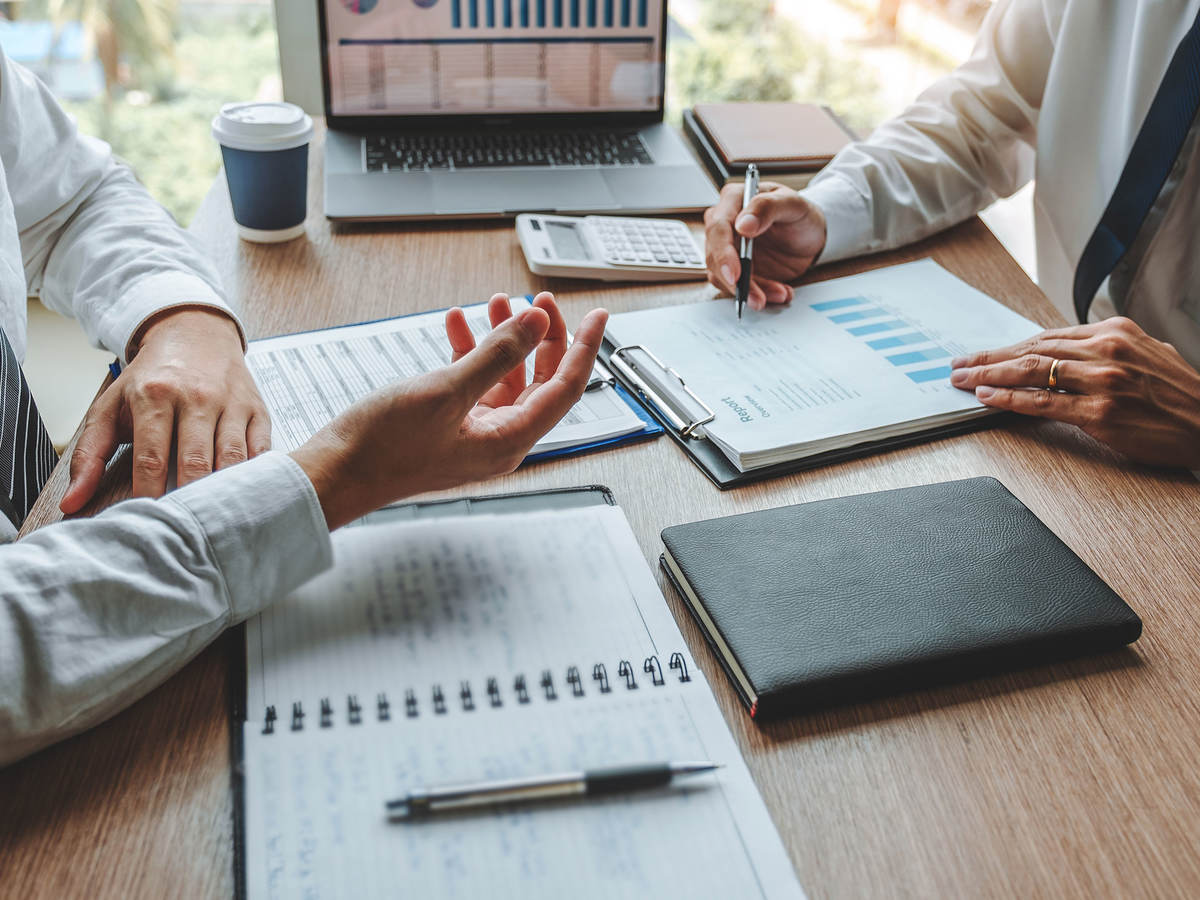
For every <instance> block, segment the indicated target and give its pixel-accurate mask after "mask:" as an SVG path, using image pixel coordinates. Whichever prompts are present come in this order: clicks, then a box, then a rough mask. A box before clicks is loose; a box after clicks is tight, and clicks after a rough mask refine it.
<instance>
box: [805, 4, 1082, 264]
mask: <svg viewBox="0 0 1200 900" xmlns="http://www.w3.org/2000/svg"><path fill="white" fill-rule="evenodd" d="M1051 6H1052V4H1051V3H1049V2H1047V0H1001V2H998V3H997V4H996V5H995V6H993V7H992V9H991V11H990V12H989V13H988V15H987V17H986V18H985V19H984V22H983V25H982V26H981V28H980V32H979V37H978V38H977V40H976V44H975V48H974V50H973V51H972V53H971V57H970V59H968V60H967V62H965V63H964V64H963V65H961V66H959V67H958V68H957V69H955V70H954V71H953V72H951V73H950V74H949V75H946V76H945V77H943V78H941V79H939V80H938V81H936V82H934V84H933V85H932V86H931V87H930V88H929V89H928V90H926V91H925V92H924V93H922V94H921V96H920V97H918V98H917V100H916V102H915V103H914V104H913V105H912V106H910V107H909V108H908V109H906V110H905V111H904V112H903V113H901V114H900V115H899V116H897V117H896V118H894V119H891V120H890V121H888V122H885V123H884V124H883V125H881V126H880V127H879V128H877V129H876V130H875V131H874V132H873V133H872V134H871V136H870V137H869V138H867V139H866V140H865V141H860V142H857V143H854V144H851V145H850V146H848V147H846V148H845V149H844V150H843V151H842V152H841V153H839V154H838V156H837V157H836V158H835V159H834V160H833V161H832V162H831V163H830V164H829V166H827V167H826V168H825V170H824V171H823V172H822V173H821V174H820V175H818V176H817V177H816V178H814V179H813V181H812V183H811V184H810V185H809V186H808V187H807V188H805V189H804V190H803V191H801V192H800V193H801V194H802V195H803V196H805V197H806V198H807V199H808V200H810V201H811V202H813V203H814V204H816V205H817V206H818V207H820V209H821V211H822V212H823V213H824V214H825V220H826V229H827V230H826V238H825V249H824V250H823V251H822V253H821V257H820V261H821V262H833V261H835V260H838V259H844V258H846V257H849V256H855V255H857V254H860V253H870V252H875V251H879V250H887V249H891V248H893V247H898V246H900V245H902V244H907V243H909V242H911V241H915V240H919V239H920V238H923V237H926V236H928V235H930V234H933V233H935V232H937V231H941V230H942V229H944V228H948V227H949V226H951V225H954V224H956V223H958V222H961V221H963V220H964V219H967V218H969V217H970V216H972V215H974V214H975V213H977V212H979V211H980V210H981V209H983V208H984V207H985V206H987V205H988V204H989V203H991V202H992V201H993V200H995V199H996V198H997V197H1000V196H1008V195H1010V194H1012V193H1014V192H1016V191H1017V189H1019V188H1020V187H1021V186H1022V185H1023V184H1025V183H1026V182H1027V181H1029V179H1030V178H1032V177H1033V166H1034V146H1035V143H1036V135H1037V121H1038V112H1039V110H1040V108H1041V102H1042V95H1043V92H1044V90H1045V86H1046V78H1047V75H1048V72H1049V68H1050V62H1051V58H1052V56H1053V52H1054V38H1055V36H1056V35H1057V33H1058V26H1059V20H1060V18H1061V10H1058V9H1057V8H1053V9H1052V8H1050V7H1051Z"/></svg>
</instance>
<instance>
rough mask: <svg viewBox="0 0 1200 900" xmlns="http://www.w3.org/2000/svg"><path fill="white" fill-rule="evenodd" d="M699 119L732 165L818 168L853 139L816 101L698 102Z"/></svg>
mask: <svg viewBox="0 0 1200 900" xmlns="http://www.w3.org/2000/svg"><path fill="white" fill-rule="evenodd" d="M695 116H696V120H697V122H699V124H700V126H701V127H702V128H703V129H704V131H705V133H706V134H707V135H708V136H709V138H711V139H712V142H713V143H714V144H715V145H716V148H717V150H718V152H719V153H720V154H721V157H722V160H723V162H724V163H725V164H726V165H727V166H729V167H730V168H731V169H738V168H744V167H745V166H746V164H747V163H752V162H753V163H757V164H758V166H759V168H760V169H761V170H762V171H763V172H769V171H771V170H772V169H781V170H796V169H806V168H812V169H819V168H821V167H822V166H824V165H825V164H826V163H828V162H829V160H831V159H832V158H833V157H834V156H835V155H836V154H837V152H838V151H839V150H841V149H842V148H843V147H845V146H846V145H847V144H848V143H850V142H851V141H852V140H854V134H853V133H852V132H851V131H850V129H849V128H847V127H846V126H845V125H844V124H843V123H842V122H841V120H840V119H838V117H837V116H835V115H834V114H833V112H832V111H831V110H830V109H829V108H828V107H824V106H818V105H817V104H815V103H767V102H764V103H697V104H696V106H695Z"/></svg>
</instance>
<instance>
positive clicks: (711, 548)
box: [662, 478, 1142, 720]
mask: <svg viewBox="0 0 1200 900" xmlns="http://www.w3.org/2000/svg"><path fill="white" fill-rule="evenodd" d="M662 538H663V543H664V544H665V546H666V552H665V553H664V554H663V558H662V565H663V568H664V569H665V570H666V572H667V574H668V575H669V576H670V578H671V580H672V581H674V582H675V586H676V587H677V588H678V589H679V590H680V592H681V593H682V594H683V596H684V598H685V600H686V601H687V604H688V606H689V608H690V609H691V612H692V614H693V615H694V616H695V618H696V620H697V622H698V623H699V624H700V627H701V629H702V630H703V631H704V633H705V636H706V637H707V639H708V641H709V644H710V645H711V646H712V648H713V650H714V652H715V653H716V654H717V656H718V658H719V659H720V660H721V662H722V664H723V666H724V667H725V670H726V673H727V674H728V675H729V677H730V679H731V680H732V681H733V683H734V686H735V687H736V688H737V690H738V693H739V694H740V695H741V697H742V700H743V701H744V702H745V704H746V706H747V708H748V709H749V710H750V715H751V716H753V717H754V718H756V719H760V720H761V719H767V718H771V717H775V716H779V715H783V714H787V713H795V712H802V711H807V710H810V709H816V708H820V707H824V706H830V705H834V704H839V703H847V702H852V701H856V700H862V699H866V698H868V697H874V696H881V695H884V694H891V693H897V692H900V691H904V690H910V689H914V688H919V687H926V686H931V685H937V684H942V683H948V682H952V681H961V680H963V679H965V678H970V677H974V676H978V675H985V674H990V673H993V672H997V671H1003V670H1008V669H1014V668H1020V667H1024V666H1031V665H1037V664H1040V663H1046V662H1051V661H1055V660H1060V659H1065V658H1068V657H1072V656H1079V655H1083V654H1087V653H1097V652H1100V651H1104V650H1111V649H1115V648H1117V647H1120V646H1123V645H1125V644H1128V643H1132V642H1133V641H1135V640H1137V639H1138V636H1139V635H1140V634H1141V631H1142V623H1141V620H1140V619H1139V618H1138V616H1137V614H1136V613H1134V611H1133V610H1132V609H1130V608H1129V606H1127V605H1126V604H1125V602H1124V601H1123V600H1122V599H1121V598H1120V597H1118V596H1117V595H1116V593H1114V592H1113V590H1112V589H1111V588H1109V586H1108V585H1107V584H1105V583H1104V581H1102V580H1101V579H1100V577H1099V576H1097V575H1096V574H1095V573H1094V572H1093V571H1092V570H1091V569H1089V568H1088V567H1087V565H1086V564H1085V563H1084V562H1083V561H1082V560H1081V559H1080V558H1079V557H1078V556H1076V555H1075V554H1074V553H1073V552H1072V551H1071V549H1070V548H1069V547H1067V545H1066V544H1064V543H1063V542H1062V541H1061V540H1059V539H1058V538H1057V537H1056V536H1055V535H1054V533H1053V532H1052V531H1050V529H1049V528H1047V527H1046V526H1045V525H1044V524H1043V523H1042V522H1041V520H1039V519H1038V518H1037V516H1035V515H1034V514H1033V513H1032V512H1030V510H1029V509H1028V508H1027V507H1026V506H1025V505H1024V504H1023V503H1021V501H1020V500H1018V499H1017V498H1016V497H1014V496H1013V495H1012V494H1011V493H1009V491H1008V490H1007V489H1006V488H1005V487H1004V486H1003V485H1002V484H1001V483H1000V482H998V481H996V480H995V479H994V478H972V479H968V480H965V481H951V482H944V483H940V484H930V485H922V486H920V487H911V488H902V489H900V490H894V491H884V492H881V493H875V494H860V495H857V496H852V497H841V498H837V499H833V500H822V501H818V502H814V503H805V504H801V505H799V506H788V507H782V508H779V509H770V510H763V511H761V512H754V513H747V514H745V515H739V516H729V517H726V518H721V519H710V520H708V521H704V522H696V523H693V524H690V525H677V526H675V527H672V528H667V529H666V530H664V531H663V533H662Z"/></svg>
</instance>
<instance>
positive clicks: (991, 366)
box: [950, 318, 1200, 469]
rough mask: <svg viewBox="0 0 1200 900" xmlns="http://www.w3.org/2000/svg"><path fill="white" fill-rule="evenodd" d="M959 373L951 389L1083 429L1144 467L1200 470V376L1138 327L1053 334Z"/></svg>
mask: <svg viewBox="0 0 1200 900" xmlns="http://www.w3.org/2000/svg"><path fill="white" fill-rule="evenodd" d="M1055 360H1061V362H1060V363H1059V364H1058V369H1057V370H1056V372H1055V375H1056V378H1057V382H1058V390H1054V391H1051V390H1049V389H1048V388H1047V385H1048V384H1049V382H1050V366H1051V365H1052V364H1053V363H1054V361H1055ZM952 365H953V366H954V372H953V374H951V376H950V383H951V384H953V385H954V386H955V387H959V388H962V389H963V390H973V391H974V392H975V396H976V397H978V398H979V399H980V401H982V402H983V403H985V404H987V405H988V406H994V407H997V408H999V409H1010V410H1013V411H1015V412H1019V413H1025V414H1026V415H1031V416H1043V417H1045V418H1048V419H1057V420H1059V421H1061V422H1068V423H1070V424H1072V425H1078V426H1079V427H1080V428H1082V429H1083V430H1084V431H1086V432H1087V433H1088V434H1090V435H1091V436H1092V437H1094V438H1097V439H1098V440H1101V441H1103V442H1104V443H1106V444H1110V445H1111V446H1113V447H1114V448H1116V449H1117V450H1119V451H1121V452H1122V453H1124V454H1125V455H1126V456H1128V457H1129V458H1130V459H1132V460H1136V461H1138V462H1145V463H1151V464H1153V465H1161V466H1186V467H1188V468H1193V469H1194V468H1198V467H1200V373H1198V372H1197V371H1196V370H1195V369H1193V368H1192V367H1191V366H1189V365H1188V364H1187V362H1186V361H1185V360H1184V359H1183V357H1182V356H1180V355H1179V352H1178V351H1177V350H1176V349H1175V348H1174V347H1172V346H1171V345H1170V344H1164V343H1163V342H1162V341H1157V340H1155V339H1154V338H1152V337H1150V336H1149V335H1148V334H1146V333H1145V332H1144V331H1142V329H1141V328H1139V327H1138V326H1137V325H1136V324H1135V323H1133V322H1132V321H1130V320H1129V319H1124V318H1114V319H1106V320H1105V321H1103V322H1099V323H1097V324H1094V325H1079V326H1076V327H1074V328H1060V329H1056V330H1053V331H1046V332H1043V333H1042V334H1039V335H1038V336H1037V337H1035V338H1032V339H1030V340H1028V341H1025V342H1024V343H1021V344H1017V345H1016V346H1013V347H1006V348H1005V349H1003V350H989V351H986V352H984V353H976V354H974V355H973V356H968V357H964V358H961V359H955V360H953V361H952ZM1022 388H1034V389H1035V390H1022Z"/></svg>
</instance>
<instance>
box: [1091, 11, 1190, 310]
mask: <svg viewBox="0 0 1200 900" xmlns="http://www.w3.org/2000/svg"><path fill="white" fill-rule="evenodd" d="M1198 106H1200V14H1198V15H1197V17H1196V20H1195V21H1194V22H1193V23H1192V27H1191V28H1190V29H1189V30H1188V33H1187V34H1185V35H1184V36H1183V40H1182V41H1180V42H1179V46H1178V47H1177V48H1176V49H1175V55H1174V56H1173V57H1171V63H1170V65H1168V66H1167V74H1166V75H1164V76H1163V80H1162V83H1161V84H1159V86H1158V93H1156V94H1155V95H1154V100H1153V101H1152V102H1151V104H1150V110H1149V111H1148V112H1147V113H1146V118H1145V120H1144V121H1143V122H1142V127H1141V129H1140V130H1139V131H1138V134H1137V137H1136V138H1134V141H1133V149H1132V150H1130V151H1129V159H1128V160H1126V162H1125V168H1124V169H1123V170H1122V171H1121V177H1120V179H1119V180H1118V181H1117V187H1116V189H1115V190H1114V191H1113V195H1112V198H1111V199H1110V200H1109V201H1108V206H1107V207H1105V209H1104V215H1103V216H1101V217H1100V224H1099V225H1097V226H1096V230H1095V231H1094V232H1092V236H1091V238H1090V239H1089V240H1088V242H1087V245H1086V246H1085V247H1084V248H1083V253H1082V254H1081V255H1080V257H1079V265H1078V267H1076V269H1075V286H1074V290H1073V291H1072V293H1073V294H1074V298H1075V313H1076V314H1077V315H1078V316H1079V321H1080V322H1087V316H1088V309H1089V308H1090V307H1091V305H1092V300H1093V299H1094V298H1095V296H1096V291H1098V290H1099V289H1100V285H1101V284H1103V283H1104V279H1105V278H1107V277H1108V276H1109V275H1110V274H1112V270H1113V269H1115V268H1116V266H1117V263H1119V262H1120V261H1121V257H1123V256H1124V255H1125V253H1126V252H1127V251H1128V250H1129V248H1130V247H1131V246H1133V241H1134V238H1136V237H1137V233H1138V231H1140V230H1141V227H1142V223H1143V222H1144V221H1145V220H1146V216H1147V215H1148V214H1149V212H1150V209H1151V208H1152V207H1153V206H1154V201H1155V200H1157V199H1158V195H1159V193H1160V192H1161V191H1162V188H1163V185H1164V184H1165V183H1166V180H1167V176H1168V175H1170V174H1171V169H1172V168H1174V166H1175V160H1176V159H1177V158H1178V156H1179V151H1180V150H1182V149H1183V144H1184V141H1185V140H1186V139H1187V136H1188V132H1189V131H1190V130H1191V127H1192V120H1193V119H1195V117H1196V109H1197V107H1198Z"/></svg>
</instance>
